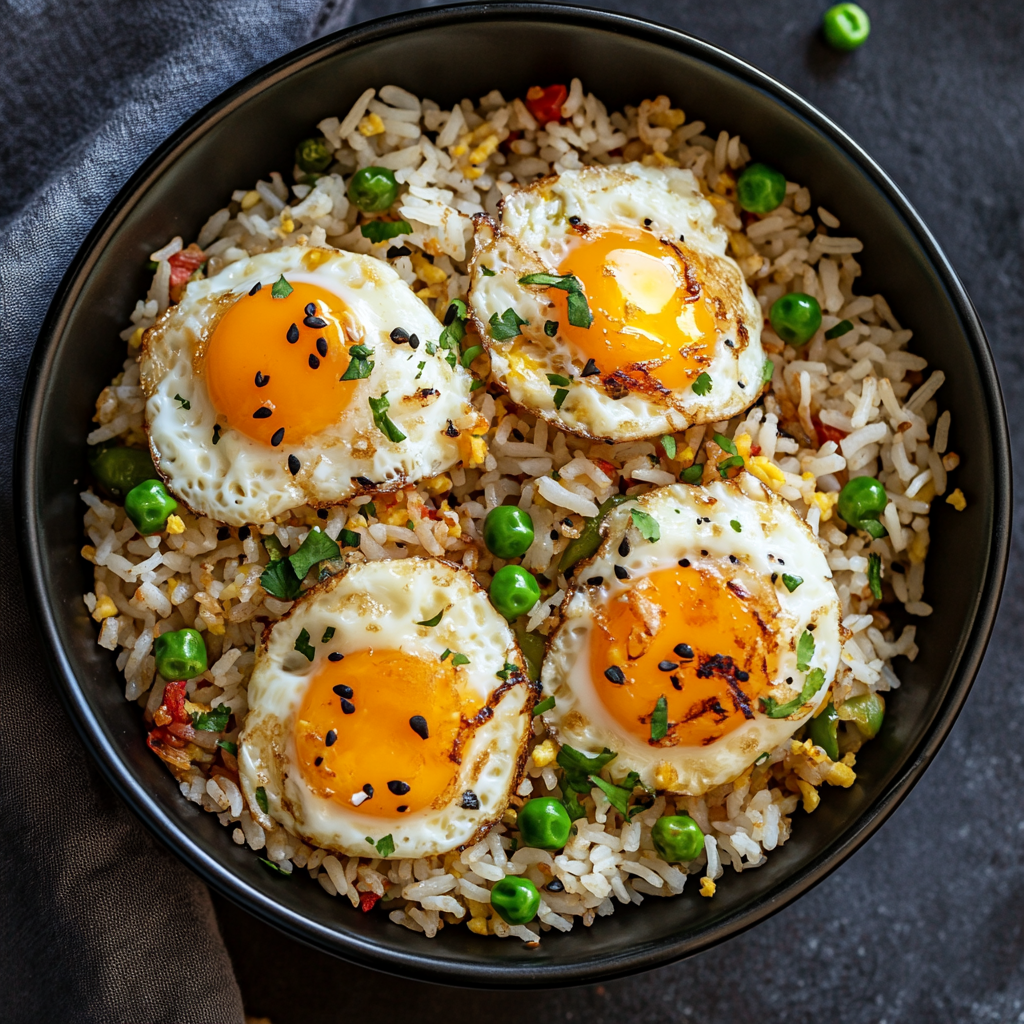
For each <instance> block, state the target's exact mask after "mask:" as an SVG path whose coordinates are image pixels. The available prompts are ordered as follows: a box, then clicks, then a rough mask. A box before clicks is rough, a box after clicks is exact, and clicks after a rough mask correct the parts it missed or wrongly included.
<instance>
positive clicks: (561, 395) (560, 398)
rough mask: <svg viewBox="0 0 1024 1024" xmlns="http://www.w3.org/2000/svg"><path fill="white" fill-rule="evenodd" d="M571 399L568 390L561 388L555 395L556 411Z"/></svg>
mask: <svg viewBox="0 0 1024 1024" xmlns="http://www.w3.org/2000/svg"><path fill="white" fill-rule="evenodd" d="M568 397H569V390H568V388H559V389H558V390H557V391H556V392H555V395H554V403H555V408H556V409H561V408H562V403H563V402H564V401H565V400H566V399H567V398H568Z"/></svg>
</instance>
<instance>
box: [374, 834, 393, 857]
mask: <svg viewBox="0 0 1024 1024" xmlns="http://www.w3.org/2000/svg"><path fill="white" fill-rule="evenodd" d="M394 852H395V840H394V839H393V838H392V836H391V833H390V832H389V833H388V834H387V835H386V836H385V837H384V838H383V839H378V840H377V853H378V854H380V856H381V857H390V856H391V854H393V853H394Z"/></svg>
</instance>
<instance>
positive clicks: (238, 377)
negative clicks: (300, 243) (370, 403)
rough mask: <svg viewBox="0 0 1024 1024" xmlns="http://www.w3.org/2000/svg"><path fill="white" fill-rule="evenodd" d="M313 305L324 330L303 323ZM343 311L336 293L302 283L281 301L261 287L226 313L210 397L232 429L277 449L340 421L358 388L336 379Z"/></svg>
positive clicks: (216, 338) (209, 372) (209, 359)
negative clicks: (340, 320) (272, 445)
mask: <svg viewBox="0 0 1024 1024" xmlns="http://www.w3.org/2000/svg"><path fill="white" fill-rule="evenodd" d="M309 305H312V306H314V307H315V310H314V313H313V315H314V316H315V317H318V318H319V319H320V320H322V321H324V322H325V323H326V326H325V327H320V328H317V327H308V326H306V324H305V323H304V322H303V321H304V320H305V319H306V318H307V316H308V315H309V314H307V313H306V307H307V306H309ZM344 309H345V306H344V304H343V303H342V301H341V300H340V299H339V298H338V297H337V296H336V295H334V294H333V293H332V292H329V291H327V290H326V289H324V288H320V287H318V286H317V285H313V284H304V283H299V284H293V285H292V292H291V294H290V295H288V296H287V297H286V298H283V299H275V298H273V297H272V296H271V290H270V287H269V286H264V287H263V288H261V289H260V290H259V291H258V292H257V293H256V294H255V295H243V296H242V297H241V298H240V299H239V300H238V301H237V302H236V303H235V304H234V305H233V306H231V308H230V309H228V311H227V312H226V313H225V314H224V316H223V317H222V318H221V321H220V323H219V324H218V325H217V327H216V329H215V330H214V332H213V336H212V337H211V338H210V342H209V344H208V346H207V349H206V357H205V358H206V381H207V387H208V388H209V391H210V398H211V399H212V401H213V405H214V408H215V409H216V410H217V412H218V413H219V414H220V416H223V417H224V418H225V419H226V420H227V424H228V426H230V427H232V428H234V429H235V430H239V431H241V432H242V433H243V434H245V435H247V436H248V437H251V438H252V439H253V440H255V441H261V442H263V443H264V444H268V445H269V444H272V443H273V442H275V441H276V444H278V445H279V444H281V443H282V442H283V441H285V440H287V441H288V442H290V443H293V444H294V443H296V442H301V441H303V440H304V439H305V438H307V437H309V436H310V435H311V434H316V433H318V432H319V431H321V430H323V429H324V428H325V427H328V426H330V425H331V424H332V423H336V422H337V421H338V419H339V417H340V415H341V413H342V412H343V411H344V410H345V407H346V406H347V405H348V403H349V401H350V399H351V397H352V394H353V390H354V389H355V387H356V385H357V384H358V381H340V380H339V379H338V378H339V377H341V375H342V374H343V373H344V372H345V370H346V369H347V367H348V364H349V355H348V352H347V350H346V348H345V343H344V339H345V334H344V331H343V330H342V329H341V327H340V325H339V324H338V316H339V315H340V314H341V313H342V312H343V311H344ZM289 332H291V337H293V338H294V337H296V336H297V340H296V341H294V342H292V341H290V340H289ZM324 350H326V355H324V354H323V353H324ZM263 410H270V415H269V416H268V415H267V414H266V412H264V411H263ZM282 428H283V430H284V433H283V434H281V433H280V431H281V430H282Z"/></svg>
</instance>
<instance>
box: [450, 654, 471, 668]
mask: <svg viewBox="0 0 1024 1024" xmlns="http://www.w3.org/2000/svg"><path fill="white" fill-rule="evenodd" d="M468 664H469V658H467V657H466V656H465V655H464V654H453V655H452V666H453V667H457V666H459V665H468Z"/></svg>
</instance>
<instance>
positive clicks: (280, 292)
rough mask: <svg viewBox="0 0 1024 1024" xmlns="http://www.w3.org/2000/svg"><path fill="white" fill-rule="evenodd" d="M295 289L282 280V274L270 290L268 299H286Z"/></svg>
mask: <svg viewBox="0 0 1024 1024" xmlns="http://www.w3.org/2000/svg"><path fill="white" fill-rule="evenodd" d="M293 291H295V289H294V288H293V287H292V286H291V285H290V284H289V283H288V282H287V281H286V280H285V279H284V274H282V275H281V276H280V277H279V278H278V279H277V280H276V281H275V282H274V287H273V288H271V289H270V297H271V298H272V299H287V298H288V296H289V295H291V293H292V292H293Z"/></svg>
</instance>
